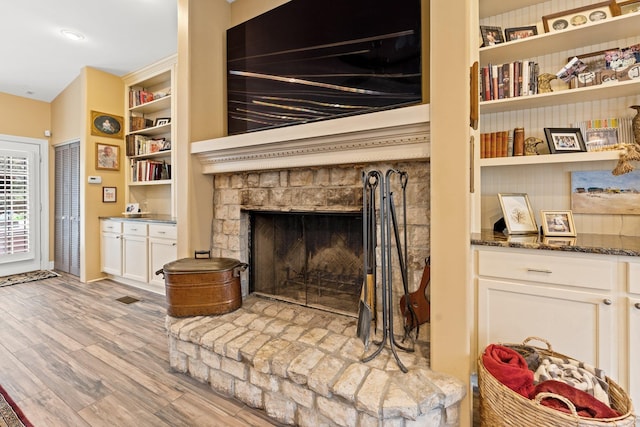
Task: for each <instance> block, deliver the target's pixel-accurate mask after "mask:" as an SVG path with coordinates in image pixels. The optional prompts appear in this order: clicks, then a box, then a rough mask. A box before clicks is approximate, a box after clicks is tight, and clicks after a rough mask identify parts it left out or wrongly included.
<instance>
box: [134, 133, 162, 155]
mask: <svg viewBox="0 0 640 427" xmlns="http://www.w3.org/2000/svg"><path fill="white" fill-rule="evenodd" d="M126 141H127V142H126V153H127V156H140V155H144V154H152V153H157V152H159V151H165V150H166V149H167V148H165V147H167V146H168V147H170V144H167V140H166V138H150V137H148V136H144V135H127V139H126Z"/></svg>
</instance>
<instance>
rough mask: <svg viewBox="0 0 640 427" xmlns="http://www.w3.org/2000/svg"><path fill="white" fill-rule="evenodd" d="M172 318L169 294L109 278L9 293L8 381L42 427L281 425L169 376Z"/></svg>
mask: <svg viewBox="0 0 640 427" xmlns="http://www.w3.org/2000/svg"><path fill="white" fill-rule="evenodd" d="M124 296H131V297H134V298H137V299H139V300H140V301H139V302H135V303H132V304H123V303H121V302H119V301H117V298H121V297H124ZM165 313H166V304H165V298H164V297H163V296H161V295H156V294H153V293H150V292H146V291H143V290H138V289H135V288H131V287H128V286H124V285H121V284H118V283H115V282H113V281H110V280H103V281H99V282H95V283H89V284H84V283H80V282H79V281H77V280H76V278H75V277H74V276H69V275H62V276H61V277H59V278H52V279H46V280H41V281H37V282H30V283H24V284H18V285H14V286H7V287H1V288H0V384H2V386H3V387H4V388H5V389H6V390H7V391H8V392H9V394H10V395H11V397H12V398H13V399H14V400H15V401H16V402H17V403H18V405H19V406H20V408H21V409H22V410H23V411H24V413H25V414H26V416H27V417H28V418H29V420H30V421H31V422H32V423H33V424H34V425H35V426H37V427H41V426H47V427H57V426H64V427H70V426H153V427H163V426H172V427H179V426H189V427H191V426H216V427H226V426H233V427H240V426H242V427H245V426H274V425H276V426H277V425H278V424H277V423H275V422H272V421H269V420H268V418H267V417H266V415H264V413H263V412H261V411H257V410H254V409H251V408H249V407H248V406H246V405H245V404H243V403H242V402H239V401H235V400H233V399H229V398H226V397H224V396H222V395H219V394H217V393H216V392H215V391H213V390H212V389H211V388H209V387H208V386H206V385H204V384H201V383H199V382H197V381H195V380H193V379H192V378H190V377H188V376H186V375H183V374H179V373H175V372H172V371H171V370H170V369H169V362H168V350H167V337H166V333H165V329H164V319H165Z"/></svg>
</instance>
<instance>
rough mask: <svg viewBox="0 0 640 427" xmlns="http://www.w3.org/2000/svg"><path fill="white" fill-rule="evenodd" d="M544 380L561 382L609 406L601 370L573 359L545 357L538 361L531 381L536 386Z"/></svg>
mask: <svg viewBox="0 0 640 427" xmlns="http://www.w3.org/2000/svg"><path fill="white" fill-rule="evenodd" d="M546 380H556V381H562V382H564V383H567V384H569V385H572V386H573V387H575V388H577V389H578V390H582V391H584V392H587V393H589V394H590V395H592V396H593V397H595V398H596V399H598V400H599V401H601V402H602V403H604V404H606V405H607V406H609V407H610V406H611V404H610V402H609V384H608V383H607V380H606V375H605V374H604V371H602V370H601V369H597V368H594V367H593V366H591V365H588V364H586V363H583V362H579V361H577V360H573V359H562V358H559V357H553V356H545V357H543V358H542V359H541V360H540V366H538V369H537V370H536V372H535V373H534V375H533V381H534V384H538V383H541V382H542V381H546Z"/></svg>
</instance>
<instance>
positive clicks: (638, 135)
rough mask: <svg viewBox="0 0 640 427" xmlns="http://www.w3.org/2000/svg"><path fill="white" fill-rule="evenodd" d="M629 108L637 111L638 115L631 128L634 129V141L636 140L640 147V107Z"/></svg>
mask: <svg viewBox="0 0 640 427" xmlns="http://www.w3.org/2000/svg"><path fill="white" fill-rule="evenodd" d="M629 108H633V109H634V110H636V115H635V116H634V117H633V120H632V121H631V128H632V129H633V139H635V141H636V144H638V145H640V105H632V106H631V107H629Z"/></svg>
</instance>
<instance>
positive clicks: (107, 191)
mask: <svg viewBox="0 0 640 427" xmlns="http://www.w3.org/2000/svg"><path fill="white" fill-rule="evenodd" d="M117 191H118V189H117V188H116V187H102V203H115V202H116V201H117V197H116V195H117Z"/></svg>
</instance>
